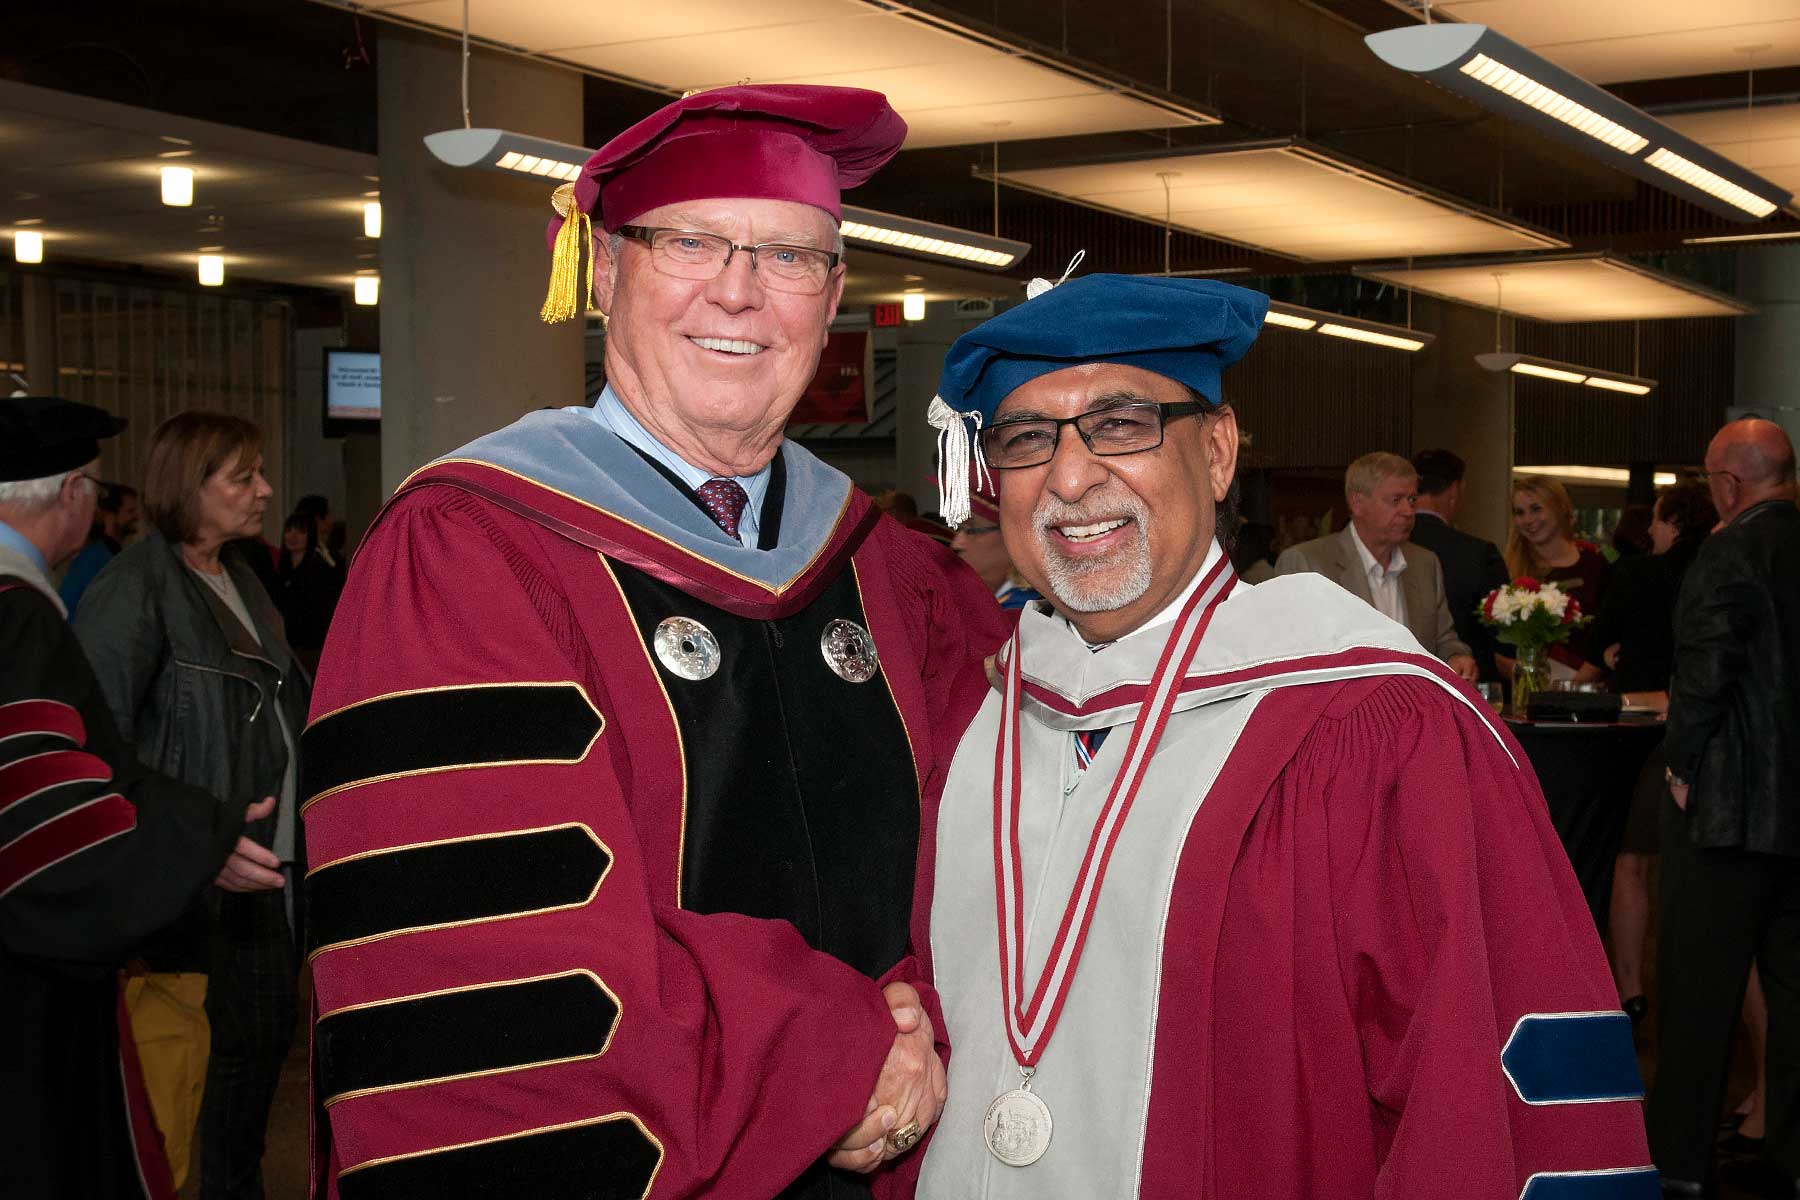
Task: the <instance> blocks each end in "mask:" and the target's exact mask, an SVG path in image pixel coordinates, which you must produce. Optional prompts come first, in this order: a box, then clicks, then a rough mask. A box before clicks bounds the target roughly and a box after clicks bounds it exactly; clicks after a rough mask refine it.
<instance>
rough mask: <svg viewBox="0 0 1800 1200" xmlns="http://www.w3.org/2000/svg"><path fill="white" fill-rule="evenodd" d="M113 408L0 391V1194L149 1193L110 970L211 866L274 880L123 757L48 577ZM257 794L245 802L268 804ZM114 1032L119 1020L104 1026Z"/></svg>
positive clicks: (195, 806) (234, 877)
mask: <svg viewBox="0 0 1800 1200" xmlns="http://www.w3.org/2000/svg"><path fill="white" fill-rule="evenodd" d="M124 426H125V422H124V421H123V420H121V419H119V418H117V417H114V416H112V415H111V414H109V413H106V412H104V411H102V410H101V409H98V408H94V407H92V406H91V405H86V404H75V403H72V402H70V401H67V400H59V399H55V398H51V397H44V396H26V397H15V398H12V399H7V400H0V1097H6V1098H7V1099H8V1100H9V1101H11V1102H12V1103H11V1104H10V1105H9V1108H10V1114H9V1115H8V1116H7V1117H6V1119H5V1129H6V1136H7V1140H6V1142H5V1147H6V1148H5V1150H4V1151H0V1177H3V1178H4V1179H5V1180H6V1190H7V1194H9V1195H17V1196H46V1197H61V1196H81V1197H104V1198H108V1200H110V1198H112V1197H123V1196H131V1197H144V1196H149V1197H164V1196H173V1195H174V1188H173V1184H172V1182H171V1180H170V1177H169V1169H168V1165H167V1163H166V1162H165V1161H164V1160H163V1154H162V1146H161V1143H160V1141H159V1139H158V1136H157V1131H156V1126H155V1123H154V1121H153V1120H152V1118H151V1114H150V1110H149V1107H148V1105H147V1103H146V1102H145V1098H144V1092H143V1084H142V1078H141V1075H140V1073H139V1071H138V1068H137V1061H136V1052H135V1049H134V1048H133V1046H132V1042H131V1039H130V1037H129V1036H128V1034H129V1030H128V1029H122V1023H123V1010H122V1009H121V1007H120V1005H119V996H118V969H119V966H120V965H121V963H122V962H123V961H124V959H125V957H126V955H127V954H128V953H129V951H130V949H131V947H132V945H133V944H134V943H135V942H137V941H138V940H139V939H140V938H142V937H143V936H144V935H146V934H148V933H150V932H151V931H153V930H156V929H158V928H160V927H162V926H163V925H166V924H167V923H168V922H170V921H172V920H173V919H174V918H175V917H176V916H178V915H179V914H180V913H181V912H182V910H184V909H185V908H186V907H187V905H188V901H189V900H191V899H192V898H193V895H194V893H196V892H197V891H199V890H200V888H202V887H203V886H205V885H206V883H207V882H208V881H209V880H211V881H214V882H216V883H217V884H218V885H219V886H220V887H225V888H230V889H233V890H254V889H257V888H262V887H280V886H281V875H280V874H279V873H278V872H276V871H275V870H273V869H272V868H274V867H276V866H277V865H278V864H276V863H275V862H274V861H273V860H272V857H271V856H270V854H269V852H268V851H267V850H265V849H263V848H262V847H261V846H258V845H256V844H255V843H254V842H251V841H249V840H248V839H245V838H241V837H240V836H239V831H240V830H241V828H242V827H243V824H244V819H245V814H244V811H243V810H242V809H238V808H237V807H236V806H235V805H221V804H219V803H218V802H217V801H216V800H214V799H213V798H212V797H211V796H209V795H208V794H206V793H205V792H203V791H200V790H199V789H197V788H191V787H188V786H186V785H184V784H180V783H176V782H175V781H174V780H171V779H168V778H167V777H165V776H162V775H158V774H156V773H155V772H153V771H151V770H149V769H148V768H147V767H145V766H144V765H143V764H142V763H141V762H139V761H138V757H137V754H136V752H135V750H134V749H133V748H132V746H131V745H130V744H129V743H127V742H125V741H124V740H123V739H121V738H120V736H119V734H118V731H117V730H116V729H115V728H114V726H113V721H112V717H111V715H110V714H109V713H108V711H107V708H106V703H105V701H104V699H103V698H102V697H101V695H100V693H99V690H98V688H97V686H96V684H95V681H94V674H93V671H92V669H91V668H90V667H89V666H88V662H87V659H86V657H84V656H83V654H82V652H81V646H80V644H79V643H77V642H76V640H75V637H74V635H73V634H72V633H71V632H70V631H69V627H68V624H67V622H66V621H65V619H64V618H65V613H64V611H63V605H62V601H61V600H60V599H59V598H58V597H57V594H56V589H55V588H54V587H52V586H51V584H50V579H49V574H50V571H51V569H52V568H53V567H55V566H56V565H58V564H59V563H62V562H64V561H66V560H67V559H68V558H69V557H70V556H71V555H73V554H74V553H75V552H76V551H77V550H79V549H80V548H81V545H82V542H83V541H84V540H85V539H86V537H87V532H88V526H89V523H90V522H91V521H92V520H93V515H94V500H95V492H96V484H95V482H94V475H93V474H92V472H93V469H94V467H95V466H96V463H97V460H98V458H99V455H100V441H101V439H103V438H109V437H112V436H113V435H114V434H116V433H118V432H119V430H121V429H123V428H124ZM273 804H274V801H273V800H264V801H262V802H261V803H260V804H257V805H252V806H251V808H250V814H249V815H250V816H251V817H256V816H266V815H267V813H268V811H269V809H270V808H272V807H273ZM122 1032H123V1033H126V1034H127V1036H124V1037H121V1033H122Z"/></svg>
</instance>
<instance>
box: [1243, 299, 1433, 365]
mask: <svg viewBox="0 0 1800 1200" xmlns="http://www.w3.org/2000/svg"><path fill="white" fill-rule="evenodd" d="M1263 324H1265V325H1275V326H1278V327H1280V328H1282V329H1292V330H1294V331H1295V332H1298V333H1308V332H1310V333H1322V334H1324V335H1325V336H1326V337H1334V338H1343V339H1345V340H1347V341H1352V342H1365V343H1367V344H1368V345H1371V346H1383V347H1386V348H1387V349H1389V350H1405V351H1407V352H1408V353H1411V354H1416V353H1417V352H1419V351H1420V350H1423V349H1424V348H1425V347H1427V346H1429V345H1431V343H1432V342H1433V341H1435V340H1437V339H1436V337H1435V335H1433V334H1429V333H1420V332H1419V331H1418V330H1416V329H1407V328H1404V327H1403V326H1399V325H1384V324H1382V323H1381V322H1379V321H1364V320H1361V319H1359V318H1357V317H1346V316H1344V315H1343V314H1342V313H1334V312H1325V311H1323V310H1321V309H1317V308H1302V307H1301V306H1299V305H1298V304H1285V303H1282V302H1281V301H1279V300H1277V301H1275V302H1273V303H1271V304H1270V305H1269V311H1268V312H1267V313H1266V314H1264V316H1263Z"/></svg>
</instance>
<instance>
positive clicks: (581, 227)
mask: <svg viewBox="0 0 1800 1200" xmlns="http://www.w3.org/2000/svg"><path fill="white" fill-rule="evenodd" d="M550 207H551V208H554V209H555V210H556V212H557V215H558V216H560V217H562V219H563V223H562V228H561V229H559V230H557V231H556V246H555V248H554V249H553V250H552V251H551V252H550V291H549V293H548V294H546V295H545V297H544V307H543V308H541V309H539V310H538V316H539V317H541V318H543V320H544V322H545V323H546V324H549V325H555V324H557V323H559V322H561V321H567V320H569V319H570V318H572V317H574V316H575V315H576V314H577V313H580V312H582V311H584V310H591V309H592V307H593V303H594V251H593V241H594V225H593V221H592V219H591V218H590V217H589V216H588V215H587V214H586V213H585V212H582V211H581V210H580V209H579V208H577V207H576V205H575V185H574V184H572V183H565V184H563V185H562V186H561V187H559V188H557V189H556V190H555V191H554V192H552V193H550ZM584 244H585V245H586V247H587V260H588V261H587V299H586V301H585V302H584V301H583V300H582V297H581V295H580V288H581V284H582V273H581V253H582V247H583V245H584Z"/></svg>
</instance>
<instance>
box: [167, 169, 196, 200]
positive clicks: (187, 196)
mask: <svg viewBox="0 0 1800 1200" xmlns="http://www.w3.org/2000/svg"><path fill="white" fill-rule="evenodd" d="M162 202H163V203H164V204H167V205H168V206H169V207H170V208H187V207H188V206H189V205H191V204H193V202H194V168H192V167H164V168H163V169H162Z"/></svg>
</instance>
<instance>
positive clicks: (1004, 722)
mask: <svg viewBox="0 0 1800 1200" xmlns="http://www.w3.org/2000/svg"><path fill="white" fill-rule="evenodd" d="M1236 582H1237V576H1236V574H1234V573H1233V571H1232V569H1231V564H1230V562H1229V560H1227V559H1226V558H1225V557H1224V556H1223V555H1221V556H1220V558H1219V561H1218V562H1217V563H1216V564H1214V566H1213V568H1212V570H1211V571H1209V572H1207V575H1206V577H1205V578H1204V579H1203V580H1201V583H1200V586H1199V587H1197V588H1195V589H1194V594H1193V595H1192V596H1190V597H1188V600H1187V603H1186V604H1184V605H1183V606H1182V609H1181V612H1180V614H1179V615H1178V616H1177V617H1176V619H1175V627H1174V629H1173V630H1172V631H1171V632H1170V633H1169V639H1168V642H1167V643H1166V644H1165V645H1164V646H1163V652H1162V658H1161V659H1160V660H1159V661H1158V662H1157V665H1156V671H1155V673H1154V674H1153V675H1152V676H1151V679H1150V686H1149V689H1148V690H1147V691H1146V692H1145V693H1144V698H1143V700H1142V701H1141V702H1140V703H1139V705H1138V713H1137V719H1136V721H1134V722H1133V724H1132V727H1131V738H1130V741H1129V743H1128V744H1127V746H1126V749H1125V759H1124V762H1122V763H1121V764H1120V766H1119V773H1118V775H1117V777H1116V778H1115V779H1114V780H1113V785H1112V790H1111V791H1110V792H1108V793H1107V797H1106V803H1105V804H1104V805H1103V806H1102V807H1101V809H1100V814H1099V816H1097V817H1096V818H1095V820H1094V828H1093V830H1092V832H1091V833H1090V834H1089V835H1088V845H1087V854H1086V856H1085V857H1084V858H1083V859H1082V863H1081V872H1080V874H1079V876H1078V877H1077V878H1076V881H1075V887H1074V889H1073V890H1072V891H1071V892H1070V894H1069V898H1068V900H1067V902H1066V903H1065V904H1064V905H1063V913H1062V921H1061V924H1060V925H1058V927H1057V930H1056V938H1055V941H1054V942H1052V944H1051V946H1050V953H1049V955H1048V957H1047V958H1046V959H1045V961H1044V970H1043V973H1042V975H1041V976H1040V977H1039V978H1038V980H1037V983H1036V985H1035V986H1034V987H1033V988H1032V990H1031V994H1030V998H1029V1000H1027V998H1026V993H1025V919H1024V907H1025V903H1024V887H1023V884H1022V881H1021V875H1022V873H1023V872H1022V867H1021V856H1020V852H1019V803H1020V797H1021V795H1022V792H1023V787H1022V780H1023V770H1022V767H1021V764H1020V754H1019V693H1020V690H1021V687H1022V680H1023V674H1024V672H1023V668H1022V665H1021V663H1020V646H1019V633H1018V630H1016V629H1015V630H1014V631H1013V636H1012V640H1011V641H1010V642H1009V643H1008V645H1007V658H1006V663H1005V684H1004V687H1003V688H1002V690H1001V703H1000V737H999V739H998V742H997V744H996V746H995V752H994V905H995V909H996V912H997V917H998V924H999V942H1000V997H1001V1006H1002V1008H1003V1009H1004V1019H1005V1022H1006V1038H1007V1041H1008V1042H1009V1043H1010V1044H1011V1046H1012V1052H1013V1059H1014V1061H1016V1062H1017V1063H1018V1064H1019V1076H1020V1084H1019V1086H1018V1087H1016V1088H1014V1089H1013V1090H1012V1091H1009V1092H1006V1093H1004V1094H1002V1095H1001V1096H999V1097H997V1098H996V1099H995V1100H994V1102H993V1104H991V1105H989V1106H988V1111H987V1119H986V1120H985V1122H984V1123H983V1134H984V1135H985V1138H986V1140H987V1146H988V1150H989V1151H990V1152H991V1153H992V1154H993V1156H994V1157H995V1158H997V1159H999V1160H1000V1161H1001V1162H1003V1163H1005V1164H1007V1165H1008V1166H1013V1167H1024V1166H1030V1165H1031V1164H1032V1163H1034V1162H1036V1161H1037V1160H1038V1159H1040V1158H1042V1157H1043V1156H1044V1152H1045V1151H1047V1150H1048V1149H1049V1148H1050V1133H1051V1128H1052V1121H1051V1117H1050V1106H1049V1105H1048V1104H1046V1103H1045V1102H1044V1100H1043V1098H1042V1097H1041V1096H1039V1095H1038V1094H1037V1093H1036V1092H1035V1091H1033V1090H1032V1076H1033V1075H1035V1074H1036V1073H1037V1063H1038V1059H1039V1058H1040V1057H1041V1056H1042V1055H1043V1052H1044V1048H1045V1047H1046V1046H1048V1045H1049V1043H1050V1036H1051V1034H1053V1033H1054V1032H1055V1031H1056V1023H1057V1020H1058V1019H1059V1018H1060V1017H1061V1016H1062V1010H1063V1004H1064V1002H1065V1001H1066V1000H1067V999H1068V996H1069V987H1070V985H1071V984H1072V983H1073V982H1074V980H1075V971H1076V968H1077V967H1078V966H1079V965H1080V963H1081V954H1082V950H1083V949H1084V948H1085V947H1086V944H1087V934H1088V927H1089V925H1091V924H1092V922H1093V917H1094V906H1095V904H1096V902H1097V901H1098V900H1099V897H1100V888H1101V886H1102V884H1103V883H1104V882H1105V880H1106V869H1107V866H1108V864H1109V862H1110V861H1111V859H1112V852H1113V847H1114V846H1115V845H1117V844H1118V840H1119V833H1120V831H1121V830H1122V829H1123V828H1124V826H1125V818H1126V816H1127V815H1129V814H1130V812H1131V806H1132V803H1133V802H1134V801H1135V800H1136V799H1137V793H1138V788H1139V786H1140V785H1141V784H1142V783H1143V781H1144V776H1145V775H1146V774H1147V773H1148V771H1149V768H1150V760H1151V757H1152V756H1153V755H1154V754H1155V753H1156V746H1157V743H1158V742H1160V741H1161V740H1162V734H1163V729H1164V728H1165V727H1166V726H1167V725H1168V723H1169V716H1170V714H1172V713H1173V712H1174V711H1175V701H1176V699H1177V698H1178V697H1179V696H1180V694H1181V681H1182V679H1183V678H1185V677H1186V675H1187V669H1188V666H1189V665H1190V664H1191V663H1192V662H1193V661H1194V652H1195V651H1196V650H1197V649H1199V646H1200V640H1201V638H1203V637H1204V636H1205V635H1206V628H1207V626H1208V625H1210V624H1211V623H1212V618H1213V613H1214V612H1215V611H1216V610H1217V609H1218V607H1219V604H1220V603H1221V602H1222V601H1223V600H1224V599H1225V597H1226V596H1227V595H1228V594H1229V593H1230V591H1231V587H1232V585H1233V584H1234V583H1236Z"/></svg>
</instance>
